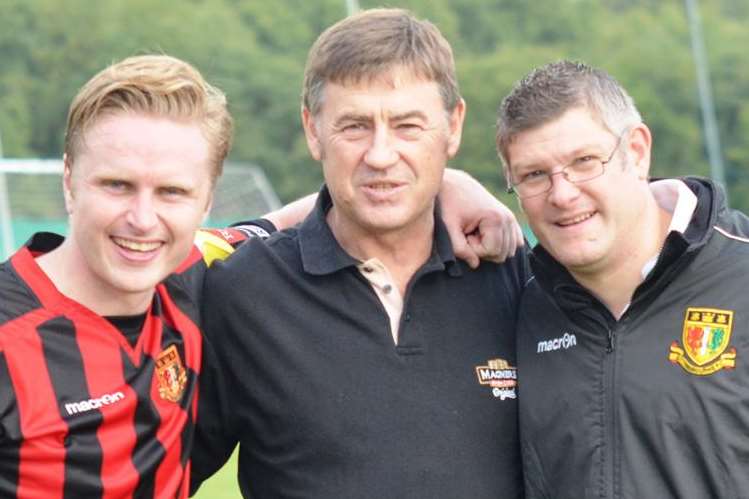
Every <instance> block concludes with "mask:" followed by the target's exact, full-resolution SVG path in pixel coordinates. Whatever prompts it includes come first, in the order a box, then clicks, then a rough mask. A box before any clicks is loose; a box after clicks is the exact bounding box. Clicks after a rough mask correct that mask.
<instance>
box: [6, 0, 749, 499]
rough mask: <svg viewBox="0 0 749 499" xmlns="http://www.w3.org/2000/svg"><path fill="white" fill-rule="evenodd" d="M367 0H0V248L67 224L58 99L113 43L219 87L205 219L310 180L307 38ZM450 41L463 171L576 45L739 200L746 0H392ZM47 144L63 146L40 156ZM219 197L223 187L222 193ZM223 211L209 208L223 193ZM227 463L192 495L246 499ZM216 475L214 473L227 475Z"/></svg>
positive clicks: (252, 205)
mask: <svg viewBox="0 0 749 499" xmlns="http://www.w3.org/2000/svg"><path fill="white" fill-rule="evenodd" d="M380 5H383V4H381V3H378V2H370V1H367V0H359V1H356V0H182V1H159V0H101V1H99V2H90V1H84V0H0V144H1V145H0V157H4V158H5V161H3V162H0V237H1V238H2V241H0V243H1V244H0V256H2V257H3V258H4V257H6V256H8V253H9V252H10V251H13V250H14V249H15V248H16V247H17V246H18V245H20V244H22V243H23V242H24V239H25V238H26V237H28V234H30V233H31V232H32V231H34V230H39V229H43V228H49V229H53V230H58V231H64V225H65V216H64V212H63V211H61V207H62V205H61V199H62V196H61V193H60V189H59V175H58V172H59V168H60V163H59V160H60V158H61V156H62V142H63V133H64V126H65V119H66V113H67V107H68V105H69V103H70V101H71V99H72V98H73V96H74V95H75V93H76V91H77V89H78V88H79V87H80V86H81V85H82V84H83V83H84V82H85V81H86V80H88V79H89V78H90V77H91V76H92V75H93V74H94V73H96V72H98V71H99V70H101V69H102V68H103V67H105V66H106V65H108V64H109V63H111V62H113V61H115V60H118V59H121V58H123V57H126V56H129V55H134V54H143V53H150V52H159V53H167V54H171V55H175V56H177V57H180V58H183V59H185V60H187V61H189V62H191V63H193V64H194V65H195V66H197V67H198V69H200V70H201V71H202V72H203V73H204V75H205V76H206V77H207V79H208V80H209V81H210V82H212V83H213V84H215V85H217V86H219V87H220V88H222V89H223V90H224V91H225V92H226V93H227V95H228V97H229V101H230V107H231V111H232V113H233V115H234V117H235V119H236V138H235V144H234V149H233V151H232V153H231V156H230V161H231V165H230V171H231V172H232V173H231V174H230V175H227V179H225V183H227V184H229V185H230V186H231V187H232V188H234V189H236V188H240V190H239V191H238V192H235V191H232V190H231V189H230V193H228V194H221V193H220V194H219V197H218V202H219V203H222V202H223V203H224V204H225V205H226V206H227V208H226V209H225V210H224V209H223V208H221V210H222V211H221V213H214V221H215V223H219V224H220V223H224V222H226V221H230V220H234V219H241V218H249V217H253V216H256V215H259V214H260V213H262V212H263V211H265V210H266V209H269V208H272V207H274V206H275V205H277V203H278V202H279V200H280V201H282V202H286V201H290V200H292V199H294V198H296V197H298V196H300V195H302V194H305V193H308V192H311V191H314V190H317V189H318V187H319V185H320V183H321V181H322V175H321V173H320V168H319V166H318V165H317V164H316V163H315V162H313V161H312V160H311V159H310V158H309V156H308V153H307V150H306V146H305V143H304V138H303V135H302V133H301V125H300V120H299V94H300V88H301V81H302V73H303V69H304V62H305V58H306V53H307V50H308V48H309V46H310V45H311V43H312V42H313V41H314V39H315V38H316V37H317V35H318V34H319V33H320V32H321V31H322V30H323V29H324V28H325V27H327V26H329V25H330V24H332V23H333V22H335V21H337V20H339V19H341V18H342V17H344V16H346V15H347V13H349V12H351V11H353V10H356V9H358V8H369V7H376V6H380ZM386 5H387V6H395V7H404V8H408V9H411V10H412V11H414V12H415V13H416V14H417V15H419V16H420V17H425V18H428V19H430V20H431V21H432V22H434V23H435V24H437V26H438V27H439V28H440V29H441V30H442V32H443V33H444V35H445V36H446V37H447V39H448V40H449V41H450V42H451V43H452V46H453V49H454V51H455V57H456V61H457V66H458V75H459V79H460V84H461V90H462V93H463V96H464V98H465V100H466V101H467V103H468V115H467V119H466V125H465V130H464V134H463V146H462V149H461V152H460V154H459V155H458V157H457V158H456V159H455V160H454V161H453V163H452V166H454V167H457V168H462V169H465V170H467V171H469V172H471V173H472V174H473V175H474V176H475V177H477V178H478V179H479V180H481V181H482V182H483V183H484V185H486V186H487V187H488V188H489V189H490V190H492V191H493V192H495V193H497V194H498V195H499V196H500V197H501V199H502V200H503V201H504V202H506V203H507V204H508V205H509V206H511V207H512V208H513V209H515V210H516V211H517V204H516V202H515V200H514V199H512V198H511V197H509V196H506V195H505V194H503V186H504V181H503V179H502V177H501V173H500V165H499V161H498V159H497V157H496V153H495V150H494V140H493V136H494V121H495V112H496V109H497V106H498V104H499V102H500V100H501V98H502V97H503V96H504V95H505V94H506V93H507V92H508V91H509V90H510V88H511V86H512V84H513V83H514V82H515V81H516V80H517V79H519V78H521V77H522V76H523V75H525V74H526V73H527V72H528V71H530V70H531V69H532V68H533V67H534V66H537V65H540V64H544V63H546V62H550V61H553V60H557V59H560V58H572V59H579V60H583V61H585V62H588V63H590V64H593V65H595V66H600V67H602V68H604V69H606V70H607V71H609V72H610V73H611V74H613V75H614V76H615V77H616V78H617V79H618V80H619V81H620V82H621V83H622V84H623V85H624V87H625V88H627V89H628V90H629V91H630V93H631V94H632V95H633V97H634V98H635V101H636V103H637V104H638V107H639V109H640V111H641V112H642V114H643V117H644V119H645V121H646V123H647V124H648V125H649V126H650V128H651V130H652V131H653V136H654V158H653V167H652V171H651V174H652V175H653V176H674V175H685V174H699V175H704V176H714V177H715V178H717V179H719V180H722V181H723V182H724V183H725V184H726V185H727V186H728V192H729V197H730V203H731V205H732V206H733V207H735V208H739V209H742V210H744V211H749V137H748V134H749V56H748V55H747V49H746V47H749V30H748V29H747V26H749V1H747V0H702V1H699V0H408V1H407V0H392V1H390V2H388V3H387V4H386ZM39 160H55V161H39ZM223 200H226V201H223ZM217 209H218V208H217ZM233 473H234V471H233V470H230V471H228V472H225V475H224V476H225V477H227V478H221V477H219V481H218V482H216V483H218V485H216V487H217V488H215V489H214V488H211V487H213V485H211V484H209V485H208V486H207V487H206V488H205V491H204V492H203V494H201V495H200V496H199V497H211V498H222V497H239V495H238V492H236V488H235V487H234V485H233V482H234V479H233V476H232V475H233ZM221 480H224V481H223V482H222V481H221Z"/></svg>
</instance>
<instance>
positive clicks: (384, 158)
mask: <svg viewBox="0 0 749 499" xmlns="http://www.w3.org/2000/svg"><path fill="white" fill-rule="evenodd" d="M364 161H366V163H367V164H368V165H369V166H371V167H372V168H378V169H383V168H388V167H390V166H392V165H394V164H395V163H396V162H397V161H398V152H397V150H396V147H395V144H394V142H393V137H392V136H391V134H390V132H389V130H388V129H387V127H386V126H378V127H376V128H375V130H374V134H373V135H372V143H371V144H370V146H369V149H368V150H367V153H366V155H365V157H364Z"/></svg>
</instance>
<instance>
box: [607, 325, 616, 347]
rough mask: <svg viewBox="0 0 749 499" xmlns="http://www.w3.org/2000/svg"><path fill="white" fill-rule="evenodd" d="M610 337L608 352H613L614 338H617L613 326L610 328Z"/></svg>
mask: <svg viewBox="0 0 749 499" xmlns="http://www.w3.org/2000/svg"><path fill="white" fill-rule="evenodd" d="M607 332H608V339H609V342H608V344H607V345H606V353H611V352H613V351H614V340H615V339H616V333H615V332H614V330H613V329H612V328H610V327H609V328H608V331H607Z"/></svg>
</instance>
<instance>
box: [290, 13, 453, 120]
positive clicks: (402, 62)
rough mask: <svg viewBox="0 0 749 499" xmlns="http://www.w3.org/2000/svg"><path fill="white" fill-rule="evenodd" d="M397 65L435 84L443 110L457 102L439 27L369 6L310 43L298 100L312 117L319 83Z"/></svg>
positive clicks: (372, 74)
mask: <svg viewBox="0 0 749 499" xmlns="http://www.w3.org/2000/svg"><path fill="white" fill-rule="evenodd" d="M399 67H404V68H406V69H409V70H411V71H413V72H414V74H415V75H416V76H419V77H421V78H424V79H426V80H430V81H434V82H435V83H437V86H438V87H439V90H440V94H441V96H442V100H443V102H444V105H445V109H446V110H447V111H452V110H453V109H454V108H455V105H456V104H457V103H458V101H460V91H459V89H458V80H457V77H456V75H455V61H454V59H453V53H452V49H451V48H450V44H449V43H448V42H447V40H445V38H444V37H443V36H442V33H440V31H439V29H437V27H436V26H435V25H434V24H432V23H430V22H429V21H424V20H420V19H416V18H415V17H414V16H413V15H412V14H411V13H410V12H408V11H406V10H403V9H370V10H365V11H362V12H360V13H358V14H355V15H353V16H351V17H347V18H345V19H343V20H341V21H339V22H337V23H336V24H334V25H333V26H331V27H329V28H328V29H326V30H325V31H324V32H323V33H322V34H321V35H320V36H319V37H318V39H317V41H315V43H314V45H312V48H311V49H310V51H309V55H308V57H307V65H306V67H305V70H304V85H303V89H302V102H303V104H304V106H305V107H306V108H307V109H308V110H309V111H310V112H311V113H312V115H316V114H317V113H318V112H319V111H320V108H321V106H322V101H323V99H324V95H323V94H324V92H323V91H324V88H325V83H327V82H331V83H339V84H351V83H353V84H356V83H359V82H361V81H367V80H374V79H376V78H377V77H379V76H381V75H383V74H386V73H387V72H388V71H390V70H392V69H396V68H399Z"/></svg>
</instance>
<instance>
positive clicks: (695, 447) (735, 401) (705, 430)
mask: <svg viewBox="0 0 749 499" xmlns="http://www.w3.org/2000/svg"><path fill="white" fill-rule="evenodd" d="M682 180H684V181H685V182H686V183H687V184H688V185H689V187H690V188H691V189H692V190H693V191H694V192H695V194H696V195H697V197H698V204H697V208H696V210H695V213H694V215H693V218H692V220H691V222H690V224H689V226H688V228H687V230H686V231H685V232H684V234H679V233H676V232H672V233H671V234H669V235H668V238H667V239H666V242H665V244H664V247H663V250H662V252H661V255H660V257H659V259H658V262H657V264H656V266H655V268H654V269H653V271H652V272H651V273H650V274H649V276H648V277H647V278H646V280H645V281H644V282H643V283H642V284H641V285H640V286H639V287H638V288H637V290H636V292H635V294H634V296H633V299H632V303H631V305H630V307H629V309H628V310H627V311H626V313H625V314H624V315H623V316H622V317H621V318H620V319H619V320H616V319H615V318H614V317H613V316H612V315H611V314H610V313H609V311H608V310H607V309H606V308H605V307H604V306H603V305H602V304H601V303H600V302H599V301H598V300H597V299H596V298H594V297H593V296H592V295H591V294H590V293H588V292H587V291H586V290H585V289H583V288H582V287H581V286H580V285H579V284H577V283H576V282H575V280H574V279H573V278H572V277H571V276H570V274H569V273H568V272H567V271H566V270H565V269H564V268H563V267H562V266H560V265H559V264H558V263H557V262H556V261H554V260H553V259H552V258H551V256H550V255H549V254H548V253H547V252H545V251H544V250H543V248H540V247H537V248H536V249H535V250H534V252H533V256H532V262H531V263H532V266H533V270H534V273H535V276H536V277H535V278H534V279H532V280H531V281H530V282H529V284H528V286H527V288H526V292H525V294H524V297H523V302H522V305H521V311H520V319H519V330H518V365H519V371H518V376H519V380H518V381H519V384H518V386H519V405H520V429H521V443H522V453H523V464H524V474H525V481H526V494H527V497H528V498H529V499H535V498H569V499H587V498H612V499H613V498H617V499H618V498H626V499H666V498H679V499H708V498H711V499H712V498H721V499H733V498H748V497H749V320H748V318H749V239H746V238H747V236H748V235H749V218H747V217H746V216H745V215H743V214H742V213H739V212H736V211H733V210H729V209H728V208H727V207H726V205H725V197H724V195H723V192H722V191H721V190H720V189H718V188H717V187H716V186H715V185H713V184H712V183H710V182H709V181H708V180H705V179H700V178H695V177H691V178H683V179H682Z"/></svg>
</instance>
